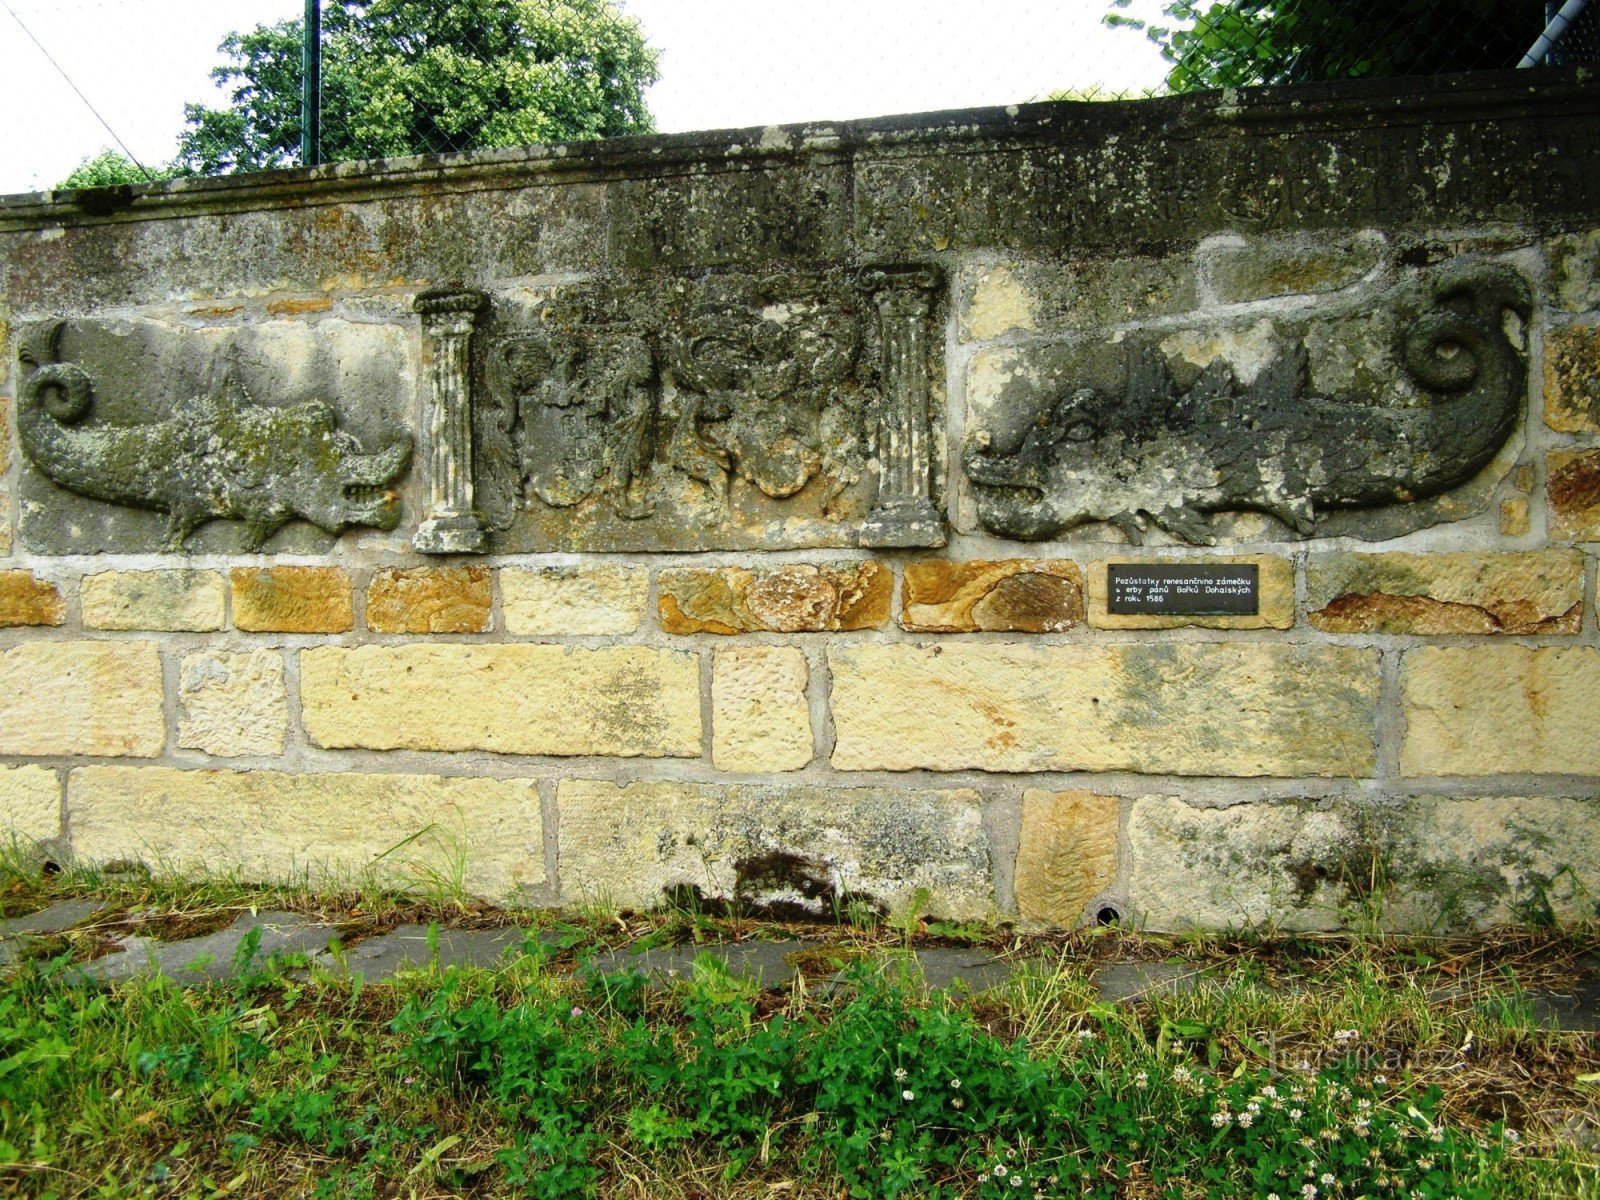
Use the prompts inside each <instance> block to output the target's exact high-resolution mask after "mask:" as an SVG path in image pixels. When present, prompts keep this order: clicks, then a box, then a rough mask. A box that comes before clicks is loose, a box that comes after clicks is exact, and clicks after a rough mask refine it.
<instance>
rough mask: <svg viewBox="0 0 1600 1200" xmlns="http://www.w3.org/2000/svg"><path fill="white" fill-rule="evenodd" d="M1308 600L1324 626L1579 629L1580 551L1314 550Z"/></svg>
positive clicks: (1356, 629) (1443, 630)
mask: <svg viewBox="0 0 1600 1200" xmlns="http://www.w3.org/2000/svg"><path fill="white" fill-rule="evenodd" d="M1306 608H1307V609H1308V610H1309V612H1310V618H1311V624H1312V625H1314V626H1315V627H1316V628H1318V629H1321V630H1323V631H1325V632H1328V633H1412V634H1449V633H1517V634H1537V633H1577V632H1578V631H1579V629H1580V628H1581V627H1582V623H1583V555H1582V553H1581V552H1579V551H1576V550H1545V551H1537V552H1532V553H1527V554H1463V553H1458V554H1316V555H1312V556H1311V559H1310V562H1309V563H1308V565H1307V568H1306Z"/></svg>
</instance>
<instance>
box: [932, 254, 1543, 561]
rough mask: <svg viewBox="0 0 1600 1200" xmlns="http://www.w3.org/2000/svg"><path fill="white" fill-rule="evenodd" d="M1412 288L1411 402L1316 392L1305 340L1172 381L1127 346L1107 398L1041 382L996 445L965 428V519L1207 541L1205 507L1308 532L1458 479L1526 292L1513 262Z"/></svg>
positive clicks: (1159, 358)
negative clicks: (1415, 296) (1097, 527)
mask: <svg viewBox="0 0 1600 1200" xmlns="http://www.w3.org/2000/svg"><path fill="white" fill-rule="evenodd" d="M1421 299H1422V301H1423V307H1424V309H1425V311H1422V312H1421V313H1420V314H1419V315H1416V316H1415V317H1414V318H1413V319H1411V320H1410V321H1409V323H1407V324H1405V326H1404V328H1403V329H1402V331H1401V334H1400V344H1399V347H1398V358H1399V362H1400V366H1401V367H1402V369H1403V370H1404V371H1405V373H1406V374H1407V376H1408V377H1409V378H1410V380H1411V381H1412V382H1413V383H1414V384H1415V385H1416V387H1417V388H1418V389H1419V390H1420V391H1421V393H1422V397H1421V403H1418V404H1416V405H1415V406H1411V407H1395V406H1384V405H1379V404H1374V403H1371V402H1370V401H1367V400H1364V399H1362V398H1359V397H1355V396H1346V395H1338V396H1322V395H1316V394H1314V393H1313V392H1312V390H1311V388H1310V386H1309V381H1308V375H1309V372H1308V367H1307V352H1306V348H1305V344H1304V342H1295V343H1291V344H1282V343H1280V344H1279V345H1278V347H1277V351H1276V354H1275V356H1274V357H1273V358H1272V359H1271V360H1270V361H1268V362H1267V363H1266V364H1265V365H1264V366H1263V367H1262V368H1261V369H1260V371H1259V372H1258V374H1257V375H1256V377H1255V378H1254V380H1253V381H1252V382H1250V383H1249V384H1248V385H1244V384H1241V383H1240V382H1239V381H1238V380H1237V378H1236V377H1235V373H1234V371H1233V369H1232V368H1231V367H1230V366H1229V365H1228V364H1227V363H1226V362H1224V361H1222V360H1220V359H1218V360H1214V361H1212V362H1211V363H1210V365H1209V366H1207V367H1206V368H1205V369H1204V370H1203V371H1202V372H1201V373H1200V375H1199V378H1198V379H1197V380H1196V381H1195V382H1194V383H1193V385H1192V386H1190V387H1189V388H1188V389H1187V390H1182V391H1180V390H1179V388H1178V387H1177V385H1176V384H1175V382H1174V380H1173V375H1172V372H1171V370H1170V369H1169V367H1168V363H1167V359H1166V356H1165V355H1164V354H1163V353H1162V351H1161V350H1160V349H1159V348H1158V347H1157V346H1155V345H1153V344H1151V343H1150V342H1148V341H1143V342H1139V341H1135V342H1134V343H1133V344H1132V345H1131V346H1130V347H1129V349H1128V350H1127V358H1126V361H1125V364H1124V368H1123V377H1124V380H1125V383H1124V386H1123V387H1122V388H1121V390H1120V393H1119V392H1116V391H1113V390H1110V389H1104V388H1095V387H1086V386H1085V387H1074V388H1068V389H1066V390H1063V391H1061V392H1059V393H1058V394H1056V395H1055V396H1054V398H1053V399H1052V398H1049V396H1048V393H1046V395H1045V398H1044V399H1043V401H1042V402H1039V401H1036V403H1037V407H1036V408H1035V409H1033V414H1032V417H1031V419H1030V420H1028V422H1027V423H1026V426H1025V429H1024V431H1023V432H1022V433H1021V435H1020V437H1013V438H1011V439H1010V444H1009V445H1005V446H1003V445H1001V444H999V441H1000V439H999V438H998V437H997V436H996V434H995V433H994V432H993V431H992V430H990V429H985V428H980V429H977V430H974V431H973V432H972V433H971V434H970V435H969V436H968V439H967V442H966V445H965V447H964V449H963V453H962V466H963V469H964V471H965V473H966V475H967V477H968V479H970V480H971V482H972V483H973V485H974V491H975V493H976V499H977V509H978V519H979V521H980V523H981V524H982V525H983V526H984V527H985V528H986V529H988V530H990V531H991V532H994V533H997V534H1000V535H1002V536H1005V537H1013V538H1018V539H1021V540H1025V541H1038V540H1044V539H1048V538H1053V537H1056V536H1058V535H1060V534H1062V533H1064V532H1066V531H1068V530H1070V529H1072V528H1074V527H1076V526H1079V525H1082V524H1086V523H1089V522H1094V521H1105V522H1107V523H1109V524H1111V525H1112V526H1114V527H1115V528H1117V529H1119V530H1121V531H1122V532H1123V533H1124V534H1125V535H1126V536H1127V538H1128V539H1129V541H1131V542H1133V543H1135V544H1137V543H1139V542H1140V541H1141V540H1142V539H1143V537H1144V535H1145V533H1146V531H1147V529H1148V526H1149V525H1151V524H1154V525H1155V526H1157V527H1158V528H1160V529H1162V530H1164V531H1166V532H1167V533H1169V534H1171V535H1172V536H1174V537H1176V538H1178V539H1180V540H1182V541H1185V542H1190V543H1194V544H1211V543H1213V542H1214V541H1215V536H1214V532H1213V530H1212V528H1211V522H1212V518H1213V517H1214V516H1215V515H1216V514H1220V513H1225V512H1238V511H1257V512H1263V513H1266V514H1268V515H1270V516H1273V517H1276V518H1277V519H1279V520H1280V521H1282V522H1283V523H1284V524H1286V525H1287V526H1289V527H1290V528H1291V529H1293V530H1294V531H1295V532H1296V533H1297V534H1299V535H1301V536H1310V535H1312V534H1313V533H1315V532H1316V531H1317V528H1318V521H1319V518H1320V517H1321V516H1323V515H1324V514H1326V513H1328V512H1330V511H1331V510H1338V509H1352V508H1374V507H1380V506H1385V505H1392V504H1406V503H1410V502H1413V501H1417V500H1422V499H1425V498H1428V497H1431V496H1436V495H1439V494H1440V493H1443V492H1446V491H1448V490H1449V489H1451V488H1454V487H1457V486H1458V485H1460V484H1462V483H1464V482H1466V481H1467V480H1469V479H1471V478H1472V477H1473V476H1474V475H1476V474H1477V473H1478V472H1479V471H1480V470H1482V469H1483V468H1484V467H1485V466H1486V465H1487V464H1488V463H1489V462H1490V461H1491V460H1492V459H1493V458H1494V457H1495V455H1496V453H1497V452H1498V451H1499V449H1500V448H1501V446H1502V445H1503V444H1504V443H1505V442H1506V440H1507V439H1508V438H1509V437H1510V435H1511V433H1512V431H1513V430H1514V429H1515V427H1516V425H1517V421H1518V417H1519V414H1520V412H1521V410H1522V406H1523V401H1524V398H1525V394H1526V387H1527V365H1526V363H1525V361H1524V360H1523V358H1522V355H1521V354H1520V353H1519V352H1518V350H1517V349H1516V348H1515V347H1514V346H1513V345H1512V344H1511V342H1510V340H1509V339H1508V337H1507V335H1506V332H1505V324H1506V318H1507V314H1511V313H1514V314H1516V315H1517V316H1519V317H1521V318H1523V319H1524V320H1525V319H1526V318H1527V317H1528V314H1529V311H1530V306H1531V297H1530V293H1529V289H1528V285H1527V283H1526V282H1525V281H1524V280H1523V279H1522V277H1521V276H1520V275H1518V274H1516V273H1515V272H1513V271H1511V270H1509V269H1507V268H1504V267H1499V266H1474V267H1458V268H1456V269H1453V270H1449V271H1445V272H1443V273H1441V274H1440V275H1439V276H1437V277H1436V278H1435V279H1434V280H1433V281H1432V282H1431V284H1429V285H1427V287H1426V289H1425V292H1424V294H1423V296H1422V297H1421Z"/></svg>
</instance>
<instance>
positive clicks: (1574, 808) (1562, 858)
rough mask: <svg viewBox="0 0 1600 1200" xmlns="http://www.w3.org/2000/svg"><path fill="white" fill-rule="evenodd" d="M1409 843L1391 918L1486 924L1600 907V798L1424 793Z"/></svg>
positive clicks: (1560, 917)
mask: <svg viewBox="0 0 1600 1200" xmlns="http://www.w3.org/2000/svg"><path fill="white" fill-rule="evenodd" d="M1406 806H1407V808H1408V809H1410V810H1411V812H1410V820H1409V822H1408V824H1407V834H1408V835H1409V836H1408V838H1407V839H1406V842H1405V844H1404V846H1403V847H1402V848H1401V849H1400V851H1399V852H1397V853H1393V854H1391V856H1390V857H1391V860H1392V861H1394V862H1395V863H1396V867H1395V873H1396V874H1397V875H1398V876H1399V883H1398V884H1397V885H1396V886H1393V887H1392V888H1391V891H1392V893H1393V894H1392V896H1391V897H1390V899H1389V905H1388V916H1389V923H1390V924H1391V925H1392V926H1394V927H1395V928H1399V929H1416V930H1429V931H1434V930H1438V929H1441V928H1442V929H1445V930H1457V929H1467V930H1482V929H1488V928H1492V927H1494V926H1496V925H1505V924H1508V923H1511V922H1516V923H1518V924H1522V925H1530V924H1538V925H1544V924H1549V923H1550V922H1552V921H1555V922H1560V923H1567V922H1571V921H1579V920H1590V921H1592V920H1594V918H1595V917H1596V916H1597V915H1600V901H1597V899H1596V897H1600V801H1596V800H1595V798H1594V797H1592V796H1584V797H1579V798H1571V797H1552V796H1482V797H1473V798H1469V799H1451V798H1445V797H1423V798H1417V799H1411V800H1408V801H1407V802H1406Z"/></svg>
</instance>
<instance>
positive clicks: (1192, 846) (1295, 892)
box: [1128, 796, 1373, 930]
mask: <svg viewBox="0 0 1600 1200" xmlns="http://www.w3.org/2000/svg"><path fill="white" fill-rule="evenodd" d="M1128 854H1129V858H1128V894H1129V898H1130V899H1131V900H1132V902H1133V905H1134V907H1135V909H1136V911H1137V914H1138V918H1139V920H1141V921H1142V922H1143V923H1144V926H1145V927H1146V928H1148V929H1154V930H1188V929H1229V928H1241V927H1245V926H1251V925H1265V924H1272V925H1275V926H1277V927H1278V928H1282V929H1290V930H1320V929H1337V928H1339V927H1340V926H1341V925H1343V924H1344V923H1345V922H1346V920H1347V919H1348V918H1350V917H1353V916H1354V915H1355V912H1354V906H1355V904H1356V903H1357V902H1358V900H1359V894H1360V893H1359V890H1358V889H1359V888H1361V887H1362V886H1364V885H1365V884H1366V882H1367V880H1369V879H1370V878H1371V873H1372V869H1373V864H1372V861H1371V860H1372V848H1371V847H1370V846H1369V845H1367V844H1366V843H1365V842H1364V841H1363V839H1362V837H1361V836H1360V832H1359V829H1358V827H1357V825H1356V823H1355V822H1354V821H1353V820H1352V818H1351V816H1350V814H1349V812H1348V811H1346V810H1345V809H1342V808H1337V807H1334V806H1332V805H1326V806H1324V805H1318V804H1315V803H1311V802H1290V803H1268V802H1264V801H1263V802H1257V803H1246V804H1235V805H1231V806H1230V807H1227V808H1201V807H1198V806H1195V805H1191V804H1188V803H1186V802H1185V801H1183V800H1181V799H1179V798H1178V797H1176V796H1143V797H1141V798H1139V799H1138V800H1136V801H1134V804H1133V808H1132V809H1131V811H1130V813H1129V817H1128Z"/></svg>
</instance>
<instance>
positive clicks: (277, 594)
mask: <svg viewBox="0 0 1600 1200" xmlns="http://www.w3.org/2000/svg"><path fill="white" fill-rule="evenodd" d="M232 578H233V624H234V627H235V628H237V629H243V630H246V631H247V632H251V633H348V632H349V631H350V630H351V629H352V628H353V627H354V625H355V605H354V601H353V599H352V592H351V588H350V576H349V575H348V574H347V573H346V572H345V571H344V570H343V569H341V568H339V567H235V568H234V569H233V575H232Z"/></svg>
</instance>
